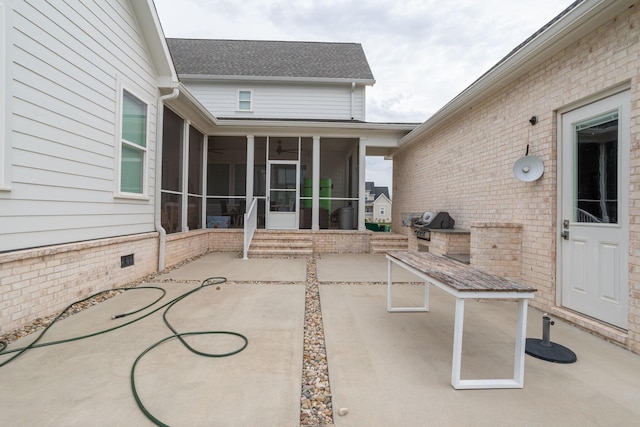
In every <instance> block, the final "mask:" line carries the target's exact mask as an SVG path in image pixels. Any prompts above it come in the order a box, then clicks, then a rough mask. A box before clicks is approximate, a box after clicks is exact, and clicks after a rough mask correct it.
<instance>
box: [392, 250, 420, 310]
mask: <svg viewBox="0 0 640 427" xmlns="http://www.w3.org/2000/svg"><path fill="white" fill-rule="evenodd" d="M392 268H393V264H392V261H391V260H390V259H387V311H388V312H390V313H407V312H412V311H413V312H416V311H417V312H425V311H429V282H426V281H425V282H424V304H423V306H422V307H394V306H393V293H392V286H393V279H392V274H391V270H392Z"/></svg>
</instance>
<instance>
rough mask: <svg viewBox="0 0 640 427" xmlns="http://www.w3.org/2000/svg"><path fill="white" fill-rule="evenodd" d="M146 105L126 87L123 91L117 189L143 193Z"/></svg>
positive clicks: (145, 154) (144, 179)
mask: <svg viewBox="0 0 640 427" xmlns="http://www.w3.org/2000/svg"><path fill="white" fill-rule="evenodd" d="M147 110H148V106H147V104H146V103H144V102H142V101H141V100H139V99H138V98H136V97H135V96H134V95H132V94H131V93H129V92H127V91H126V90H123V91H122V117H121V119H122V134H121V140H120V192H122V193H131V194H144V193H145V182H146V173H147V171H146V169H147V168H146V164H147V117H148V111H147Z"/></svg>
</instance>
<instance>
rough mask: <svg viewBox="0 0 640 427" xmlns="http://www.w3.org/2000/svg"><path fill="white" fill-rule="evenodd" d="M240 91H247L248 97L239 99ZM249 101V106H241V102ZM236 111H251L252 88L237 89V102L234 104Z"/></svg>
mask: <svg viewBox="0 0 640 427" xmlns="http://www.w3.org/2000/svg"><path fill="white" fill-rule="evenodd" d="M242 93H249V99H248V100H246V99H241V97H240V95H241V94H242ZM247 101H248V102H249V108H248V109H246V108H241V105H242V102H247ZM236 108H237V110H236V111H238V112H241V113H247V112H252V111H253V90H252V89H238V104H237V105H236Z"/></svg>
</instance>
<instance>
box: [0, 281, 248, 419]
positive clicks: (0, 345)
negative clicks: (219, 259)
mask: <svg viewBox="0 0 640 427" xmlns="http://www.w3.org/2000/svg"><path fill="white" fill-rule="evenodd" d="M226 281H227V279H226V278H224V277H209V278H207V279H205V280H203V281H202V283H201V284H200V285H199V286H198V287H196V288H194V289H191V290H190V291H187V292H185V293H183V294H182V295H180V296H178V297H176V298H174V299H172V300H171V301H169V302H167V303H165V304H163V305H161V306H160V307H157V308H155V309H154V310H152V311H150V312H148V313H146V314H143V315H141V316H139V317H137V318H135V319H133V320H130V321H128V322H125V323H122V324H120V325H118V326H114V327H111V328H107V329H103V330H100V331H97V332H92V333H89V334H86V335H81V336H77V337H72V338H67V339H63V340H58V341H50V342H45V343H39V341H40V339H41V338H42V337H43V336H44V335H45V334H46V333H47V331H48V330H49V328H51V327H52V326H53V325H54V324H55V323H56V322H57V321H58V320H60V318H62V317H63V316H64V315H65V314H66V313H67V312H68V311H69V310H70V309H71V307H73V306H74V305H76V304H81V303H83V302H85V301H88V300H91V299H93V298H96V297H97V296H99V295H102V294H104V293H107V292H112V291H132V290H140V289H156V290H159V291H160V292H161V295H160V296H159V297H158V298H156V299H155V300H154V301H153V302H151V303H149V304H147V305H145V306H144V307H142V308H140V309H137V310H134V311H131V312H127V313H122V314H117V315H115V316H113V317H112V318H113V319H119V318H122V317H127V316H131V315H134V314H136V313H140V312H142V311H144V310H146V309H147V308H149V307H152V306H153V305H155V304H156V303H157V302H159V301H160V300H161V299H162V298H164V297H165V295H166V294H167V291H165V290H164V289H163V288H160V287H158V286H140V287H136V288H114V289H109V290H105V291H101V292H97V293H95V294H93V295H90V296H88V297H87V298H84V299H82V300H79V301H76V302H74V303H72V304H70V305H68V306H67V307H66V308H65V309H64V310H62V312H60V314H58V315H57V316H56V317H55V318H54V319H53V320H52V321H51V323H49V325H47V327H46V328H44V329H43V330H42V331H41V332H40V333H39V334H38V336H37V337H36V339H35V340H34V341H32V342H31V343H30V344H28V345H26V346H24V347H19V348H14V349H11V350H7V351H5V350H6V348H7V343H5V342H2V341H0V356H3V355H6V354H13V353H15V354H13V356H12V357H10V358H9V359H7V360H5V361H4V362H2V363H0V368H1V367H3V366H5V365H7V364H9V363H10V362H12V361H13V360H15V359H16V358H18V357H20V356H21V355H22V354H24V353H25V352H27V351H29V350H32V349H35V348H40V347H47V346H52V345H58V344H64V343H68V342H72V341H78V340H81V339H85V338H89V337H94V336H96V335H101V334H105V333H107V332H111V331H115V330H116V329H120V328H124V327H125V326H128V325H131V324H133V323H135V322H138V321H140V320H142V319H145V318H147V317H149V316H151V315H152V314H154V313H156V312H158V311H159V310H162V309H163V308H164V309H165V310H164V313H163V314H162V319H163V321H164V323H165V325H166V326H167V327H168V328H169V329H170V330H171V332H173V334H172V335H170V336H168V337H166V338H163V339H161V340H160V341H158V342H156V343H155V344H153V345H151V346H149V347H148V348H147V349H146V350H144V351H143V352H142V353H140V355H139V356H138V357H137V358H136V360H135V362H134V363H133V366H132V367H131V374H130V379H131V390H132V392H133V397H134V399H135V401H136V403H137V404H138V407H139V408H140V410H141V411H142V413H143V414H144V415H145V416H146V417H147V418H148V419H149V420H151V421H152V422H153V423H155V424H156V425H158V426H163V427H169V426H168V424H165V423H163V422H162V421H160V420H159V419H157V418H156V417H154V416H153V414H151V413H150V412H149V411H148V410H147V409H146V407H145V406H144V404H143V403H142V400H141V399H140V396H139V395H138V392H137V390H136V383H135V370H136V366H137V365H138V362H139V361H140V360H141V359H142V358H143V357H144V355H146V354H147V353H149V352H150V351H151V350H153V349H155V348H156V347H158V346H159V345H160V344H163V343H165V342H167V341H170V340H172V339H175V338H177V339H179V340H180V342H181V343H182V345H184V346H185V347H186V348H187V349H188V350H189V351H191V352H192V353H195V354H197V355H199V356H204V357H227V356H232V355H234V354H237V353H239V352H241V351H242V350H244V349H245V348H246V347H247V345H248V343H249V340H248V339H247V337H245V336H244V335H242V334H239V333H237V332H229V331H201V332H182V333H179V332H178V331H177V330H176V329H175V328H174V327H173V326H172V325H171V323H169V321H168V320H167V313H168V312H169V310H170V309H171V308H172V307H173V306H174V305H176V304H177V303H178V302H180V301H182V300H183V299H185V298H186V297H188V296H190V295H192V294H194V293H196V292H198V291H200V290H201V289H203V288H205V287H207V286H213V285H219V284H222V283H224V282H226ZM214 334H226V335H234V336H237V337H239V338H241V339H242V340H243V344H242V345H241V346H240V347H239V348H238V349H237V350H234V351H231V352H228V353H206V352H202V351H199V350H196V349H195V348H193V347H192V346H191V345H189V344H188V343H187V342H186V341H185V340H184V338H183V337H186V336H192V335H214Z"/></svg>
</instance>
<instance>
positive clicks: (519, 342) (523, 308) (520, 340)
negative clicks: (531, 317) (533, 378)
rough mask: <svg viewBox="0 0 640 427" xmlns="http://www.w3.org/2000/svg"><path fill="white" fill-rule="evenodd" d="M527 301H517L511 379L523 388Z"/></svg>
mask: <svg viewBox="0 0 640 427" xmlns="http://www.w3.org/2000/svg"><path fill="white" fill-rule="evenodd" d="M528 303H529V300H527V299H524V298H522V299H520V300H518V322H517V325H516V347H515V358H514V361H513V379H514V380H515V381H516V383H518V384H520V387H522V386H524V350H525V345H526V338H525V337H526V336H527V307H528Z"/></svg>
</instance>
